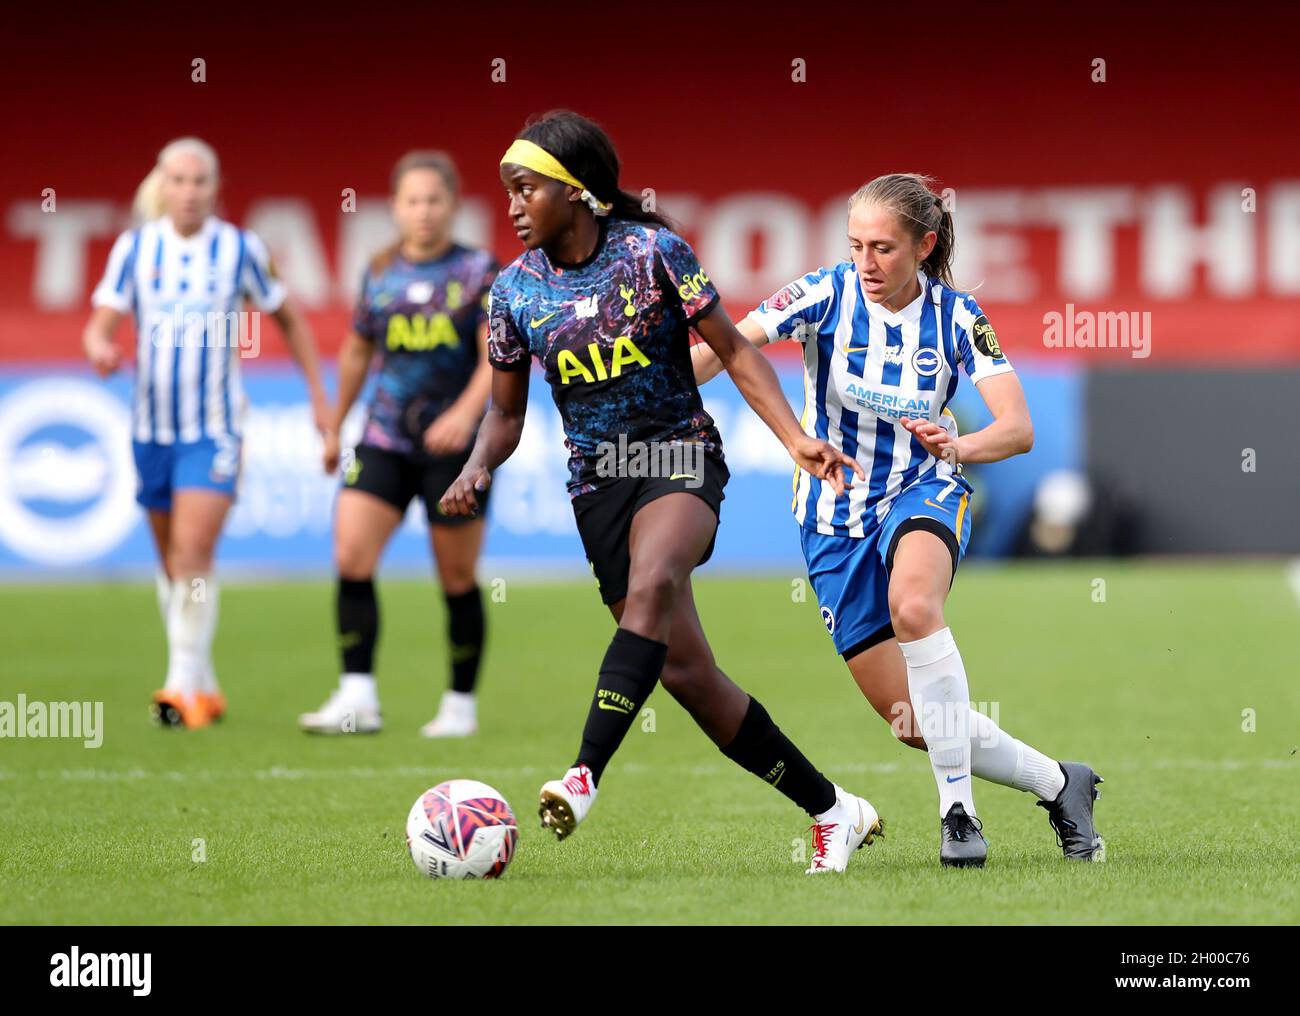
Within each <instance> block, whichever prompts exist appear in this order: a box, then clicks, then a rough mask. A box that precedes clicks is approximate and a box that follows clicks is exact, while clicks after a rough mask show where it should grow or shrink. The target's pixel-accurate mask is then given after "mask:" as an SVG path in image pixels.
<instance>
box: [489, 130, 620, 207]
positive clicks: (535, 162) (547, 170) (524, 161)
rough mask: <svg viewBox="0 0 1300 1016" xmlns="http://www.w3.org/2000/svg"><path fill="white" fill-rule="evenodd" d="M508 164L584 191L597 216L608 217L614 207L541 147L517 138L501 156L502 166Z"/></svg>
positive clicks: (583, 193)
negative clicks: (592, 191)
mask: <svg viewBox="0 0 1300 1016" xmlns="http://www.w3.org/2000/svg"><path fill="white" fill-rule="evenodd" d="M507 162H510V163H513V164H514V165H516V166H523V167H524V169H531V170H532V171H533V172H534V173H541V174H542V176H546V177H550V178H551V179H552V180H559V181H560V183H567V184H568V185H569V186H570V187H577V188H578V190H580V191H582V200H583V201H585V202H586V203H587V205H588V206H589V207H590V208H591V210H592V211H593V212H595V213H596V214H597V215H608V214H609V213H610V210H611V209H612V208H613V207H614V206H613V205H610V204H607V203H606V202H604V201H601V200H600V199H599V198H598V197H596V195H595V194H593V193H591V191H590V190H588V189H587V185H586V184H585V183H583V182H582V181H581V180H579V179H578V178H577V177H576V176H574V175H573V174H572V173H570V172H569V171H568V170H567V169H565V168H564V164H563V163H562V162H560V160H559V159H557V158H556V157H555V156H554V155H552V154H551V153H550V152H548V151H547V150H546V149H545V148H543V147H542V146H541V145H537V144H534V143H533V142H531V141H526V140H524V139H523V138H516V139H515V141H514V143H513V144H511V146H510V147H509V148H507V149H506V154H505V155H503V156H501V165H503V166H504V165H505V164H506V163H507Z"/></svg>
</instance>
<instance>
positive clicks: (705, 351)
mask: <svg viewBox="0 0 1300 1016" xmlns="http://www.w3.org/2000/svg"><path fill="white" fill-rule="evenodd" d="M736 331H738V332H740V334H741V335H743V336H744V337H745V338H746V339H748V340H749V344H750V345H751V346H753V347H755V348H756V349H761V348H762V347H763V346H766V345H767V343H768V338H767V332H765V331H763V328H762V326H761V325H757V324H755V323H754V322H753V321H751V320H750V319H749V318H742V319H741V320H740V322H739V323H738V324H737V325H736ZM691 366H692V367H693V368H694V369H695V383H696V384H697V385H702V384H704V383H705V382H706V381H712V380H713V379H714V378H715V377H717V376H718V375H719V374H721V373H722V361H721V360H719V359H718V354H717V353H715V352H714V351H713V350H712V349H711V348H710V347H709V344H708V343H707V342H697V343H696V344H695V345H693V346H692V347H691Z"/></svg>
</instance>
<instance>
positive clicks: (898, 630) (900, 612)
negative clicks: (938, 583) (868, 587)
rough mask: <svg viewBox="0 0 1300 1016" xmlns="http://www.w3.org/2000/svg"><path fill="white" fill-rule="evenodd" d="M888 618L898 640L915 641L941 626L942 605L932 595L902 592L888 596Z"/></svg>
mask: <svg viewBox="0 0 1300 1016" xmlns="http://www.w3.org/2000/svg"><path fill="white" fill-rule="evenodd" d="M889 613H890V619H891V620H892V621H893V624H894V633H895V634H896V635H897V636H898V640H899V641H900V642H915V641H916V640H917V639H923V638H925V637H926V636H927V635H932V634H933V633H934V632H937V631H938V630H939V629H940V628H942V627H943V606H942V604H940V603H939V602H938V601H936V600H935V599H934V598H933V597H932V596H927V595H925V594H923V593H913V592H903V593H901V594H899V595H898V596H897V597H890V603H889Z"/></svg>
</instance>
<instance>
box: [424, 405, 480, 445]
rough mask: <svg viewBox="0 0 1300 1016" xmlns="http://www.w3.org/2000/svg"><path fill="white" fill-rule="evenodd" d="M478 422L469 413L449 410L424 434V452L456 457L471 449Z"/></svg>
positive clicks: (430, 425)
mask: <svg viewBox="0 0 1300 1016" xmlns="http://www.w3.org/2000/svg"><path fill="white" fill-rule="evenodd" d="M477 428H478V420H477V419H475V418H474V417H472V416H471V415H470V414H468V413H458V412H457V411H456V410H455V409H449V410H447V411H446V412H445V413H443V414H442V415H441V416H439V417H438V419H436V420H434V421H433V423H431V424H429V427H428V429H427V430H425V432H424V450H425V451H426V452H428V453H429V454H430V455H455V454H456V453H457V452H463V451H464V450H465V449H466V448H468V447H469V443H470V441H471V440H472V439H473V437H474V431H475V430H476V429H477Z"/></svg>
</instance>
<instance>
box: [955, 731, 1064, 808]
mask: <svg viewBox="0 0 1300 1016" xmlns="http://www.w3.org/2000/svg"><path fill="white" fill-rule="evenodd" d="M970 730H971V735H970V767H971V772H973V773H974V774H975V775H976V776H978V777H979V778H980V779H982V780H988V781H989V782H990V783H1000V784H1002V785H1003V786H1004V787H1015V788H1016V789H1017V790H1027V791H1029V793H1031V794H1033V795H1035V796H1036V797H1038V798H1040V799H1041V800H1044V801H1053V800H1055V799H1056V796H1057V795H1058V794H1060V792H1061V790H1062V788H1063V787H1064V786H1065V774H1064V773H1063V772H1061V767H1060V766H1059V765H1058V764H1057V763H1056V762H1055V761H1054V760H1052V759H1050V758H1048V757H1047V756H1046V755H1044V754H1043V753H1042V752H1041V751H1039V750H1038V749H1036V748H1033V747H1031V746H1030V745H1027V744H1025V742H1024V741H1018V740H1016V739H1015V738H1014V737H1012V736H1011V735H1010V734H1008V733H1007V732H1006V731H1005V730H1002V729H1001V728H1000V727H999V726H998V725H997V724H996V723H994V722H993V721H992V720H991V719H989V717H987V716H985V715H984V714H983V713H981V712H977V711H975V710H974V709H972V710H971V715H970Z"/></svg>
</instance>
